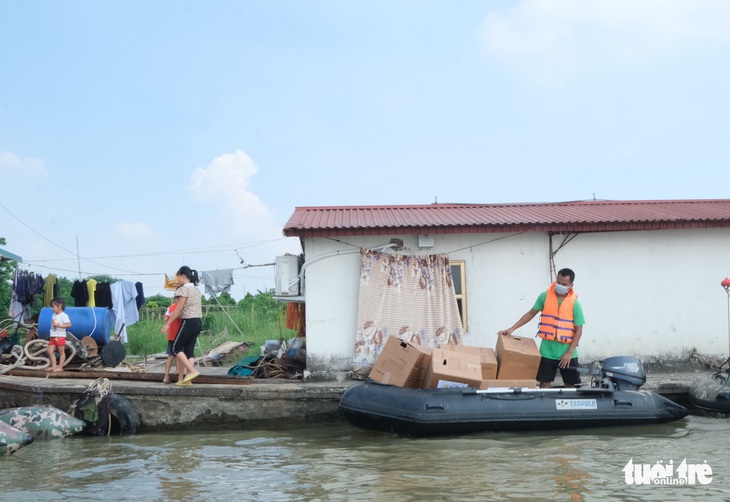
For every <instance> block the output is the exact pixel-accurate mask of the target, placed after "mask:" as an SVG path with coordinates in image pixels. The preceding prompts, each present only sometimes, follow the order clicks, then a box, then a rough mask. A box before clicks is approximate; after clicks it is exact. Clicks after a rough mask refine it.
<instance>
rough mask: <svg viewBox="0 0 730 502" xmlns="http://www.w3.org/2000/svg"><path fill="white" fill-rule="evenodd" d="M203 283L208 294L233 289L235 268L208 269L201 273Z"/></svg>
mask: <svg viewBox="0 0 730 502" xmlns="http://www.w3.org/2000/svg"><path fill="white" fill-rule="evenodd" d="M201 278H202V279H203V284H205V293H206V294H208V295H217V294H219V293H225V292H227V291H230V290H231V285H233V269H226V270H208V271H206V272H203V273H202V274H201Z"/></svg>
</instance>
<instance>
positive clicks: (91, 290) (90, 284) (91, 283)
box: [86, 279, 96, 307]
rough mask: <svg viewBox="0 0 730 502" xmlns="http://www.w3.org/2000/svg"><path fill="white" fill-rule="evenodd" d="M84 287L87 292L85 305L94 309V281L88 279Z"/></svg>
mask: <svg viewBox="0 0 730 502" xmlns="http://www.w3.org/2000/svg"><path fill="white" fill-rule="evenodd" d="M86 287H87V289H88V290H89V301H88V303H87V304H86V306H87V307H96V302H95V301H94V300H95V297H94V295H95V294H96V280H94V279H88V280H87V281H86Z"/></svg>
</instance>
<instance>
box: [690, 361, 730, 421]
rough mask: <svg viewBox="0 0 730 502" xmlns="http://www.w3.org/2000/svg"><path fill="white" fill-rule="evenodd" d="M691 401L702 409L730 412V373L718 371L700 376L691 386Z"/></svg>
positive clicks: (723, 412) (714, 411)
mask: <svg viewBox="0 0 730 502" xmlns="http://www.w3.org/2000/svg"><path fill="white" fill-rule="evenodd" d="M689 401H690V402H691V403H692V405H693V406H695V407H696V408H698V409H700V410H702V411H709V412H713V413H722V414H730V375H728V374H727V373H725V372H720V371H716V372H714V373H711V374H709V375H707V376H705V377H704V378H700V379H699V380H697V381H696V382H694V383H693V384H692V385H691V386H690V388H689Z"/></svg>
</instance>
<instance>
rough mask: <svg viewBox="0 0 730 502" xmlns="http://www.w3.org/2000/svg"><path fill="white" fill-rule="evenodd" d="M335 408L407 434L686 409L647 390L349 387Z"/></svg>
mask: <svg viewBox="0 0 730 502" xmlns="http://www.w3.org/2000/svg"><path fill="white" fill-rule="evenodd" d="M339 408H340V413H341V414H342V416H343V417H344V418H345V419H346V420H347V421H348V422H349V423H351V424H352V425H355V426H357V427H361V428H365V429H371V430H380V431H388V432H395V433H398V434H405V435H410V436H434V435H450V434H467V433H472V432H482V431H530V430H551V429H552V430H555V429H576V428H586V427H614V426H623V425H642V424H658V423H664V422H670V421H674V420H679V419H681V418H684V417H685V416H687V414H688V411H687V409H686V408H684V407H683V406H680V405H678V404H676V403H674V402H672V401H670V400H669V399H666V398H665V397H663V396H660V395H659V394H656V393H654V392H651V391H628V390H624V391H612V390H607V389H515V390H499V391H491V390H486V391H479V390H477V389H473V388H468V389H463V388H462V389H453V388H452V389H408V388H402V387H395V386H390V385H382V384H378V383H375V382H369V381H368V382H364V383H362V384H358V385H355V386H353V387H351V388H349V389H348V390H347V391H345V393H344V394H343V395H342V398H341V399H340V406H339Z"/></svg>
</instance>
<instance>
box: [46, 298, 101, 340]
mask: <svg viewBox="0 0 730 502" xmlns="http://www.w3.org/2000/svg"><path fill="white" fill-rule="evenodd" d="M65 312H66V314H68V318H69V319H70V320H71V327H70V328H69V329H68V331H70V332H71V333H72V334H73V336H75V337H76V338H78V339H79V340H81V339H82V338H83V337H85V336H90V337H91V338H93V339H94V341H95V342H96V344H97V345H104V344H107V343H109V340H110V339H111V338H110V335H111V330H112V319H111V316H110V315H109V309H108V308H105V307H66V310H65ZM52 318H53V309H51V308H50V307H43V308H42V309H41V313H40V315H39V316H38V336H39V337H41V338H44V339H46V340H48V339H49V338H50V337H51V319H52Z"/></svg>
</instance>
